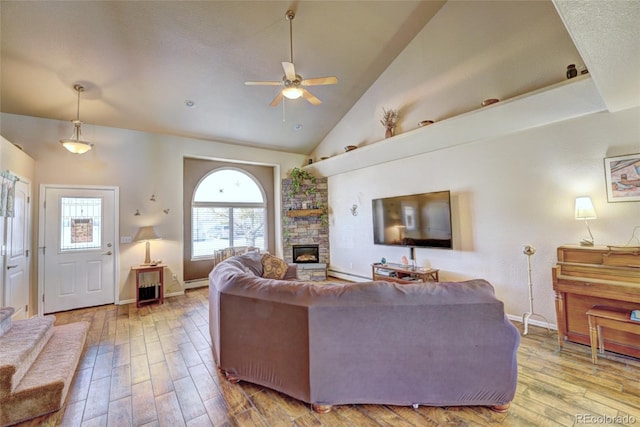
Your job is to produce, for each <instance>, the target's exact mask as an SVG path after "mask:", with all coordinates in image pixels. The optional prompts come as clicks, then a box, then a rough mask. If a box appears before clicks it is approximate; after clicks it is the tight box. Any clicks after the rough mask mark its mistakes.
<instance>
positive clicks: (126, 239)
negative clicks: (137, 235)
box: [120, 236, 133, 243]
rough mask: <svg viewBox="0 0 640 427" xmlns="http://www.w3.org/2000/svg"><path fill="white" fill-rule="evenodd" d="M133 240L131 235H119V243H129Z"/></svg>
mask: <svg viewBox="0 0 640 427" xmlns="http://www.w3.org/2000/svg"><path fill="white" fill-rule="evenodd" d="M132 241H133V237H131V236H120V243H131V242H132Z"/></svg>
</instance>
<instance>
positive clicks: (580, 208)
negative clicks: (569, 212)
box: [575, 196, 597, 220]
mask: <svg viewBox="0 0 640 427" xmlns="http://www.w3.org/2000/svg"><path fill="white" fill-rule="evenodd" d="M575 218H576V219H584V220H587V219H596V218H597V216H596V210H595V209H594V207H593V203H592V202H591V197H589V196H582V197H576V212H575Z"/></svg>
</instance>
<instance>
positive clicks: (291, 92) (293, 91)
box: [282, 86, 302, 99]
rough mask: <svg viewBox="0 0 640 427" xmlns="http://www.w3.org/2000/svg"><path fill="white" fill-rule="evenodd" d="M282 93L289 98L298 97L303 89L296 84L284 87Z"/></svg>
mask: <svg viewBox="0 0 640 427" xmlns="http://www.w3.org/2000/svg"><path fill="white" fill-rule="evenodd" d="M282 94H283V95H284V96H285V97H286V98H288V99H298V98H300V97H301V96H302V89H300V88H299V87H295V86H291V87H285V88H284V89H282Z"/></svg>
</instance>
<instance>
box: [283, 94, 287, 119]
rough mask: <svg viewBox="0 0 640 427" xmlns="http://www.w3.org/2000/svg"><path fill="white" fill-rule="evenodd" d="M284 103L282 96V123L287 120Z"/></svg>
mask: <svg viewBox="0 0 640 427" xmlns="http://www.w3.org/2000/svg"><path fill="white" fill-rule="evenodd" d="M284 104H286V101H285V99H284V98H282V123H284V122H286V121H287V117H286V114H285V112H284Z"/></svg>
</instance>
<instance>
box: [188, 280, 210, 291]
mask: <svg viewBox="0 0 640 427" xmlns="http://www.w3.org/2000/svg"><path fill="white" fill-rule="evenodd" d="M205 286H209V279H201V280H191V281H188V282H184V288H185V289H193V288H202V287H205Z"/></svg>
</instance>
